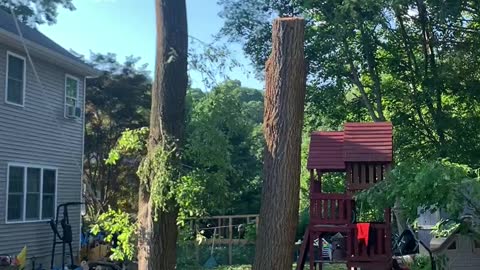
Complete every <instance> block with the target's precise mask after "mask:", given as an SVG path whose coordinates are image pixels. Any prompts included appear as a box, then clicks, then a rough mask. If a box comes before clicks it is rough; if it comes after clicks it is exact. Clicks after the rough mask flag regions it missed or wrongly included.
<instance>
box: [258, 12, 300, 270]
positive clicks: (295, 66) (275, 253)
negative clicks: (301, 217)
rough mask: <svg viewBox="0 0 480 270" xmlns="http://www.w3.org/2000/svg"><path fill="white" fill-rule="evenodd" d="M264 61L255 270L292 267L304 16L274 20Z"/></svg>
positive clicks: (298, 175) (284, 269) (296, 197)
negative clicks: (269, 49) (262, 148)
mask: <svg viewBox="0 0 480 270" xmlns="http://www.w3.org/2000/svg"><path fill="white" fill-rule="evenodd" d="M272 46H273V47H272V53H271V55H270V57H269V59H268V61H267V63H266V90H265V111H264V135H265V140H266V149H265V157H264V167H263V168H264V169H263V173H264V180H263V188H262V201H261V203H262V204H261V208H260V219H259V224H258V228H257V232H258V234H257V242H256V253H255V261H254V265H253V269H255V270H263V269H265V270H267V269H268V270H271V269H275V270H287V269H288V270H291V269H292V260H293V249H294V242H295V231H296V227H297V221H298V206H299V191H300V148H301V140H302V136H301V135H302V126H303V112H304V101H305V85H306V65H305V59H304V20H303V19H299V18H281V19H277V20H275V21H274V22H273V29H272Z"/></svg>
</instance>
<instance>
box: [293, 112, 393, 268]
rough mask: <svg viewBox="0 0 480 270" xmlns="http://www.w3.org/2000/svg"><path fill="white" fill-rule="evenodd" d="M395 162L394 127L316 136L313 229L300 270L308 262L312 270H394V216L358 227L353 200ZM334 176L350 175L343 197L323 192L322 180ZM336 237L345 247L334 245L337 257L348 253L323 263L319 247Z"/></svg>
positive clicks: (362, 126) (359, 126)
mask: <svg viewBox="0 0 480 270" xmlns="http://www.w3.org/2000/svg"><path fill="white" fill-rule="evenodd" d="M392 156H393V154H392V125H391V123H384V122H382V123H346V124H345V126H344V130H343V131H338V132H314V133H312V135H311V141H310V149H309V155H308V164H307V168H308V169H309V171H310V223H309V225H308V228H307V230H306V232H305V235H304V239H303V243H302V246H301V249H300V256H299V258H298V262H297V270H300V269H303V268H304V266H305V262H306V261H307V256H308V258H309V259H308V260H309V262H310V268H309V269H310V270H313V269H320V270H321V269H322V265H323V263H343V264H346V265H347V267H348V269H349V270H350V269H358V268H361V269H362V270H363V269H368V270H386V269H392V248H391V246H392V236H391V210H390V209H384V211H383V212H384V214H383V220H380V221H378V220H376V221H375V222H373V221H372V222H369V221H368V222H365V221H363V223H357V221H356V216H357V214H358V213H356V212H357V211H356V209H357V208H356V205H355V200H354V196H353V195H354V194H355V193H356V192H358V191H361V190H364V189H367V188H369V187H371V186H372V185H375V183H377V182H379V181H382V180H383V179H384V178H385V175H386V173H387V172H388V171H389V170H390V168H391V165H392ZM331 172H343V173H345V187H346V189H345V191H344V192H343V193H325V192H324V191H322V180H321V179H322V175H324V174H326V173H331ZM335 233H336V234H337V238H338V237H339V236H340V238H343V243H344V244H343V246H342V245H334V247H333V249H334V251H333V252H335V249H336V248H338V249H343V251H342V254H343V255H341V256H334V258H333V259H330V260H328V261H327V260H322V258H323V256H322V255H321V254H322V247H321V245H318V244H315V242H316V240H317V239H322V237H323V236H325V235H332V234H335ZM317 243H318V242H317ZM319 254H320V256H319ZM316 258H320V259H316Z"/></svg>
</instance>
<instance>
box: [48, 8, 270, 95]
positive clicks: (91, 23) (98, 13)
mask: <svg viewBox="0 0 480 270" xmlns="http://www.w3.org/2000/svg"><path fill="white" fill-rule="evenodd" d="M154 2H155V1H154V0H74V4H75V6H76V8H77V9H76V10H75V11H73V12H72V11H68V10H60V12H59V13H60V14H59V16H58V18H57V24H55V25H41V26H40V27H39V29H40V31H42V32H43V33H44V34H46V35H47V36H48V37H50V38H51V39H53V40H54V41H56V42H57V43H59V44H60V45H62V46H63V47H65V48H66V49H72V50H74V51H76V52H78V53H80V54H83V55H86V56H88V55H89V54H90V51H93V52H96V53H107V52H112V53H115V54H117V56H118V57H117V59H118V60H119V61H123V60H124V59H125V57H126V56H129V55H133V56H139V57H141V58H142V60H141V63H148V64H149V69H150V70H153V66H154V61H155V59H154V58H155V6H154ZM220 10H221V7H220V6H218V5H217V0H187V13H188V28H189V35H191V36H194V37H195V38H198V39H200V40H202V41H204V42H207V43H208V42H211V41H212V40H213V38H212V35H214V34H216V33H217V32H218V30H219V29H220V28H221V26H222V25H223V21H222V19H221V18H220V17H218V12H219V11H220ZM229 48H230V49H231V50H232V51H233V57H234V58H235V59H236V60H238V61H239V62H240V63H241V64H242V65H243V68H242V69H240V68H237V69H234V70H233V71H232V72H230V73H229V74H228V76H229V77H230V78H231V79H238V80H240V81H241V82H242V85H244V86H247V87H253V88H258V89H262V88H263V83H262V82H260V81H258V80H256V79H255V78H254V76H253V74H248V73H249V72H250V73H251V72H252V70H253V69H252V67H251V65H250V61H249V60H248V59H247V57H246V56H245V55H244V54H243V52H242V51H241V47H240V46H239V45H238V44H230V45H229ZM190 75H191V77H192V84H193V86H194V87H200V88H202V89H204V90H207V89H205V86H204V85H203V83H202V81H201V76H200V75H199V74H198V73H191V74H190Z"/></svg>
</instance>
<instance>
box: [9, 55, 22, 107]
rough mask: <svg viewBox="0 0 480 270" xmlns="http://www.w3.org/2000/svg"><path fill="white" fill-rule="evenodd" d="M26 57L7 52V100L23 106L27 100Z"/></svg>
mask: <svg viewBox="0 0 480 270" xmlns="http://www.w3.org/2000/svg"><path fill="white" fill-rule="evenodd" d="M25 73H26V66H25V57H23V56H20V55H17V54H14V53H11V52H7V76H6V80H5V84H6V85H5V91H6V93H5V101H6V102H7V103H9V104H14V105H19V106H23V103H24V100H25Z"/></svg>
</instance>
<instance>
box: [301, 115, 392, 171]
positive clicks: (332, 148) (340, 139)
mask: <svg viewBox="0 0 480 270" xmlns="http://www.w3.org/2000/svg"><path fill="white" fill-rule="evenodd" d="M392 131H393V127H392V124H391V123H388V122H381V123H346V124H345V126H344V131H335V132H313V133H312V135H311V140H310V150H309V153H308V162H307V168H308V169H318V170H322V171H344V170H345V162H392V159H393V156H392V151H393V143H392Z"/></svg>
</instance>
